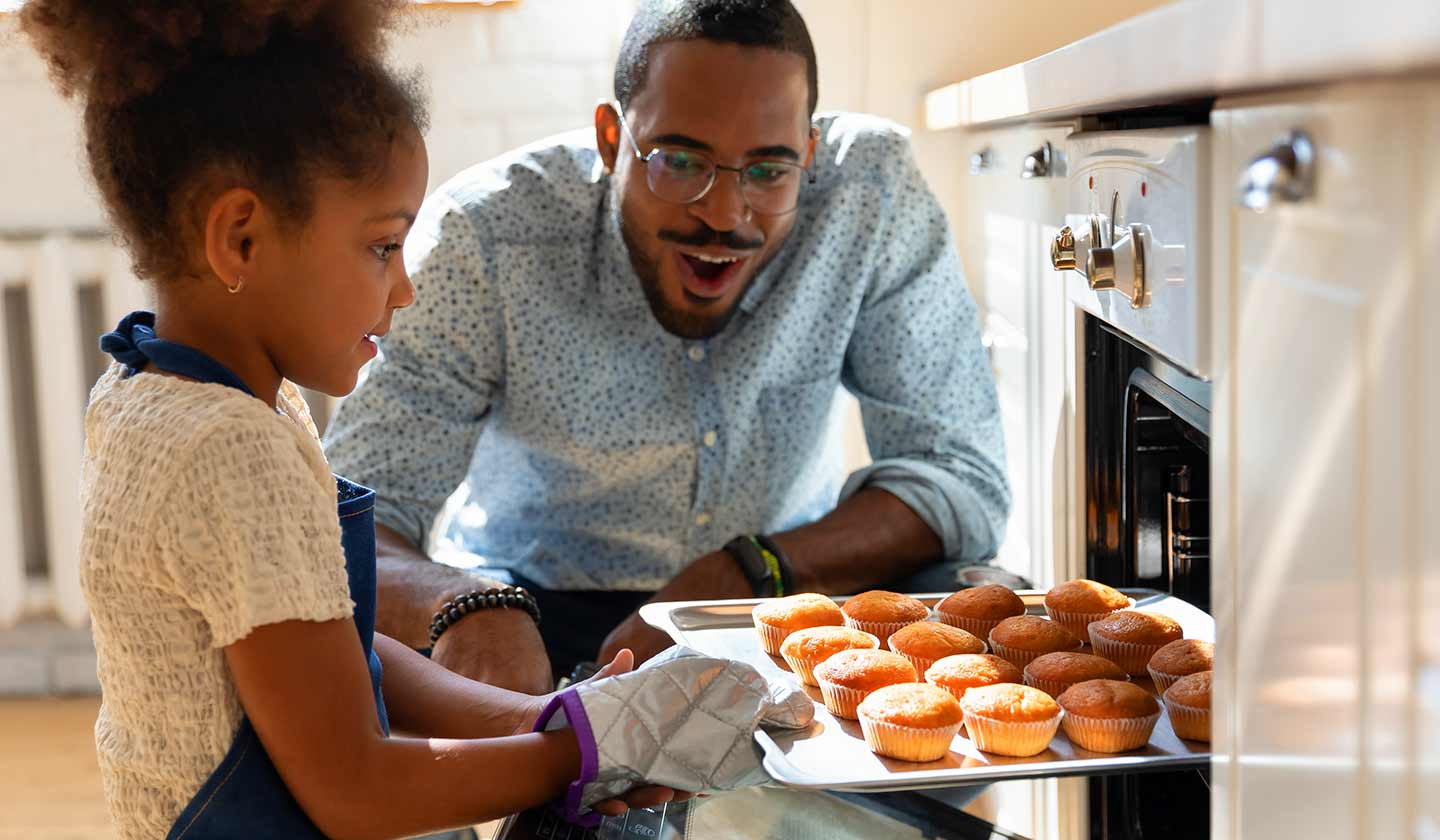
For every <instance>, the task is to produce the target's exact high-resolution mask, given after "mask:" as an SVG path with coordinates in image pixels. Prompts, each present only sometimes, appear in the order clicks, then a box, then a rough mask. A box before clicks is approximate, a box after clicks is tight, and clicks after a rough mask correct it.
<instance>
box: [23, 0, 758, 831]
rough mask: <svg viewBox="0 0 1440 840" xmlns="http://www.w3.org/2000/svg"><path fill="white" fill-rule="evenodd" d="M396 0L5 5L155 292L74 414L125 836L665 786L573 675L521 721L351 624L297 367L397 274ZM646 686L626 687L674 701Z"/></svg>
mask: <svg viewBox="0 0 1440 840" xmlns="http://www.w3.org/2000/svg"><path fill="white" fill-rule="evenodd" d="M404 5H406V4H405V3H404V2H402V0H386V2H378V1H377V0H353V2H346V1H345V0H309V2H297V3H291V4H282V3H277V2H274V0H243V2H242V1H241V0H226V2H190V3H175V2H171V0H136V1H135V2H125V3H114V2H109V0H91V2H83V0H32V2H30V3H29V4H28V5H26V6H25V7H24V8H23V9H22V11H21V22H22V25H23V27H24V29H25V31H26V32H27V33H28V34H29V35H30V37H31V38H32V39H33V40H34V41H35V43H36V45H37V47H38V48H39V49H40V51H41V52H42V53H43V54H44V55H45V57H46V58H47V59H48V61H49V63H50V65H51V68H52V70H53V74H54V76H55V79H56V81H57V83H58V85H59V87H60V88H61V90H62V91H63V92H64V93H66V94H67V95H75V96H77V97H78V98H80V99H81V100H82V101H83V103H84V127H85V138H86V152H87V154H88V157H89V162H90V165H91V168H92V170H93V173H94V175H95V179H96V181H97V182H98V185H99V188H100V194H101V196H102V198H103V200H104V202H105V205H106V207H107V210H108V212H109V214H110V216H111V219H112V221H113V224H114V226H115V227H116V229H117V230H118V231H119V233H120V235H121V236H122V237H123V239H124V240H125V243H126V245H127V247H128V249H129V250H130V253H131V256H132V258H133V263H134V266H135V269H136V272H137V274H138V275H139V276H140V277H142V278H145V279H148V280H149V281H151V283H152V285H153V290H154V296H155V300H156V304H157V306H156V311H155V313H154V314H151V313H146V312H141V313H135V314H133V315H131V316H129V317H127V318H126V319H125V320H124V321H122V322H121V324H120V326H119V327H118V328H117V329H116V330H115V331H114V332H112V333H110V334H108V335H106V336H105V337H104V338H103V339H102V343H101V345H102V349H104V350H105V351H107V352H108V353H110V354H111V355H112V356H114V358H115V362H114V363H113V364H112V365H111V366H110V368H109V370H108V371H107V372H106V373H105V374H104V375H103V376H102V377H101V378H100V380H99V381H98V382H97V383H96V384H95V387H94V389H93V391H92V392H91V396H90V408H89V411H88V413H87V415H86V427H85V431H86V441H85V461H84V475H83V480H82V481H83V483H82V501H83V515H84V517H85V532H84V538H83V544H82V549H81V550H82V555H83V556H82V563H81V567H82V575H83V584H84V588H85V593H86V598H87V601H88V603H89V606H90V609H91V612H92V615H93V630H94V637H95V643H96V648H97V652H98V657H99V673H100V681H101V685H102V687H103V691H104V702H103V705H102V707H101V711H100V716H99V719H98V720H97V721H96V725H95V735H96V744H97V748H98V752H99V757H100V766H101V772H102V775H103V778H104V784H105V791H106V796H107V799H108V801H109V804H110V809H111V813H112V815H113V817H114V820H115V822H116V824H117V827H118V829H119V833H120V836H121V837H122V838H157V837H170V838H215V837H237V838H238V837H286V838H297V837H298V838H307V837H321V836H334V837H367V838H368V837H377V838H379V837H400V836H405V835H412V834H418V833H423V832H427V831H436V830H441V829H444V828H448V827H454V826H459V825H465V824H471V823H475V822H480V821H484V820H487V819H493V818H496V817H498V816H501V815H504V814H506V813H511V812H515V811H518V810H521V809H524V808H527V807H530V806H533V805H536V804H538V803H541V802H544V801H546V800H550V799H553V798H555V797H557V796H558V795H560V794H562V793H563V792H565V791H566V784H567V782H570V781H571V780H574V779H576V778H577V777H580V783H581V784H580V786H579V787H577V786H576V785H571V790H570V792H571V806H572V811H574V812H578V810H579V806H581V805H590V804H593V805H594V807H595V809H596V810H597V811H601V812H607V813H618V812H620V811H623V810H624V808H625V807H626V805H627V803H628V804H630V805H652V804H658V803H660V802H663V801H667V800H668V799H669V798H670V797H671V796H672V795H674V791H672V790H671V789H669V788H664V787H648V788H645V787H641V788H635V785H636V784H637V783H638V782H639V778H640V774H639V773H638V772H630V771H628V770H627V769H625V768H619V769H617V768H616V767H614V766H613V764H612V763H611V762H610V761H609V757H607V760H606V761H599V760H597V757H596V750H595V745H594V742H593V738H590V737H588V736H589V729H588V727H587V726H584V725H582V724H583V723H584V720H583V719H584V717H585V715H584V705H585V704H584V703H583V702H581V701H580V699H579V698H580V695H579V694H578V693H571V694H569V695H567V696H566V697H563V698H555V701H554V703H553V704H552V705H553V706H554V709H552V710H551V711H550V712H548V713H547V714H545V715H544V718H545V719H546V720H548V721H549V725H550V726H551V727H552V729H551V730H550V731H542V732H533V733H531V732H528V730H529V729H530V728H531V726H532V725H533V724H534V723H535V721H536V719H537V717H538V716H540V712H541V709H542V706H544V705H545V704H546V698H535V697H529V696H526V695H517V694H513V693H510V692H506V691H502V690H499V689H494V688H490V687H487V686H484V685H480V684H478V683H473V682H471V681H469V680H465V679H463V678H461V677H458V676H456V675H454V674H451V673H450V672H448V671H445V670H444V669H443V668H440V667H439V666H435V665H433V664H432V663H430V662H429V661H428V660H426V659H425V658H423V657H421V656H419V655H418V654H416V653H414V652H413V651H411V650H409V649H408V648H406V647H405V646H403V645H401V644H398V643H396V642H394V641H392V640H390V639H387V638H385V637H384V636H380V635H377V634H375V633H374V617H375V581H374V530H373V524H372V521H371V519H370V509H371V506H372V499H373V493H371V492H370V491H368V490H366V489H365V488H363V487H359V486H357V485H354V484H352V483H350V482H347V481H345V480H344V479H336V478H334V477H332V476H331V474H330V472H329V470H328V468H327V465H326V462H325V459H324V456H323V455H322V453H321V449H320V446H319V442H318V440H317V439H316V436H315V428H314V426H313V425H312V423H311V421H310V418H309V415H308V414H307V412H306V409H305V405H304V403H303V402H302V400H301V398H300V397H299V394H298V392H297V390H296V388H295V386H294V385H292V384H291V383H292V382H293V383H299V384H302V385H305V386H308V387H311V388H314V389H317V390H320V391H324V392H326V393H329V394H335V395H343V394H345V393H346V392H348V391H349V390H350V389H351V388H352V387H353V386H354V384H355V379H356V375H357V373H358V371H359V369H360V367H361V366H362V365H364V364H365V362H366V361H368V360H369V359H370V358H371V357H372V356H373V355H374V354H375V352H376V339H378V338H380V337H381V336H383V335H384V334H385V331H386V330H387V329H388V328H389V325H390V319H391V316H392V314H393V313H394V311H395V310H397V309H400V308H403V307H405V306H407V305H409V303H410V302H411V300H412V299H413V296H414V290H413V289H412V287H411V285H410V281H409V279H408V277H407V276H406V273H405V268H404V266H403V264H402V260H401V256H400V251H401V247H402V242H403V241H404V238H405V233H406V231H407V230H408V228H409V226H410V223H411V221H412V220H413V219H414V218H415V214H416V213H417V212H418V209H419V205H420V201H421V198H422V197H423V193H424V189H425V184H426V179H427V177H428V167H427V162H426V155H425V144H424V141H423V140H422V139H421V132H422V131H423V129H424V127H425V122H426V120H425V112H424V107H423V104H422V101H421V96H420V94H419V92H418V87H417V83H416V82H415V80H414V79H412V78H408V77H404V76H399V75H396V74H395V73H393V72H392V71H391V70H389V69H388V68H387V67H386V66H385V64H384V63H383V61H382V59H381V57H380V56H381V44H382V34H383V32H384V30H385V25H386V24H387V22H388V21H389V20H390V19H391V18H392V17H393V15H394V14H395V13H396V12H397V10H398V9H399V8H400V7H402V6H404ZM337 498H338V500H339V501H338V507H337V501H336V500H337ZM631 661H632V660H631V657H630V655H629V652H628V651H623V652H622V653H621V654H620V655H619V656H617V657H616V658H615V661H614V662H612V663H611V664H610V666H609V668H610V671H611V672H612V673H618V672H624V671H627V670H629V667H630V664H631ZM661 667H664V666H661ZM382 671H383V674H384V685H385V691H384V693H383V695H382V693H381V690H380V680H381V674H382ZM643 673H644V672H637V673H636V674H634V675H633V676H640V675H642V674H643ZM627 676H628V675H627ZM654 682H655V683H656V686H655V687H650V688H643V689H641V690H638V691H637V692H636V693H635V694H634V695H633V698H634V699H633V701H632V703H631V704H630V705H631V706H632V707H636V708H644V707H646V706H653V707H656V708H663V707H666V706H671V707H674V706H680V707H682V708H683V706H684V703H685V701H686V700H687V699H688V698H687V697H685V696H683V692H679V691H678V690H677V689H675V688H674V687H673V686H672V687H667V686H664V685H660V684H661V683H665V682H666V681H665V680H656V681H654ZM671 682H672V683H673V681H671ZM562 699H563V700H565V705H564V710H565V711H566V714H562V715H559V716H558V717H557V716H555V714H554V712H555V709H559V708H560V703H559V701H560V700H562ZM677 701H678V702H677ZM757 708H758V707H757ZM626 714H629V711H628V710H623V709H622V710H617V711H616V712H615V715H614V716H615V717H617V718H623V717H624V716H625V715H626ZM562 721H568V723H569V724H571V725H573V729H572V728H553V727H555V726H557V725H559V724H560V722H562ZM622 723H623V721H622ZM391 727H393V728H394V729H395V730H396V731H397V732H398V731H403V732H405V733H409V734H411V735H412V736H414V737H398V736H395V737H392V736H391V734H390V733H391ZM742 728H743V727H742ZM577 731H579V733H580V734H579V735H578V736H577V734H576V733H577ZM517 733H524V734H517ZM582 759H583V760H582ZM637 766H638V765H637ZM607 771H609V772H610V777H611V782H610V786H609V787H608V788H606V789H605V790H604V791H603V793H600V794H596V793H594V792H593V791H592V792H591V793H589V794H588V795H583V796H582V795H581V789H582V788H583V786H584V783H585V782H587V781H589V780H593V779H594V778H595V777H596V773H597V772H599V773H602V774H603V773H605V772H607ZM630 788H635V789H634V790H631V791H630V792H629V793H628V794H627V793H625V791H626V790H627V789H630ZM617 795H618V796H624V800H623V801H621V800H603V797H604V796H617ZM597 800H599V801H598V803H597Z"/></svg>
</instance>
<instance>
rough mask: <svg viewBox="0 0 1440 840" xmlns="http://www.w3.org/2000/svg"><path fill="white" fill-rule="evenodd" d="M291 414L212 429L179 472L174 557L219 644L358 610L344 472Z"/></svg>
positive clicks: (175, 581) (178, 584)
mask: <svg viewBox="0 0 1440 840" xmlns="http://www.w3.org/2000/svg"><path fill="white" fill-rule="evenodd" d="M288 422H291V421H288V420H286V419H285V418H282V417H279V416H278V415H275V416H272V417H269V418H266V421H264V422H260V423H257V424H253V425H246V424H243V423H236V424H234V425H233V426H231V427H228V428H225V429H223V430H220V431H217V432H213V433H210V434H207V435H204V436H203V437H201V438H200V439H199V440H198V441H197V442H196V443H194V444H193V445H191V446H188V447H186V450H188V451H187V452H186V454H185V455H184V456H183V457H184V459H185V461H186V464H185V466H184V469H182V470H178V471H172V472H171V473H170V474H171V475H173V476H176V479H175V487H174V492H173V493H171V495H170V498H171V500H172V502H171V504H170V505H169V506H168V508H167V513H166V515H167V517H169V518H171V526H170V527H169V528H167V529H163V530H164V531H166V532H168V533H169V534H170V535H171V536H172V541H171V544H170V545H168V546H166V549H165V553H166V557H165V565H166V569H167V572H168V573H169V575H170V578H171V585H172V586H173V587H174V588H175V590H176V592H177V594H178V595H179V596H180V597H181V598H182V599H183V600H184V601H185V602H186V603H187V604H189V606H190V607H191V608H193V609H194V610H195V611H196V612H198V613H199V614H200V616H201V617H202V618H203V620H204V621H205V623H206V625H207V626H208V627H209V630H210V634H211V639H210V644H211V646H212V647H225V646H226V645H229V644H232V643H233V642H236V641H238V640H240V639H242V638H244V637H245V636H247V635H249V633H250V631H252V630H253V629H255V628H256V627H262V626H264V625H267V624H275V623H278V622H281V621H289V620H296V619H298V620H303V621H330V620H334V619H338V618H348V617H350V616H351V615H352V614H353V611H354V603H353V602H352V601H351V600H350V586H349V578H348V576H347V574H346V571H345V555H344V551H343V549H342V548H341V544H340V524H339V519H338V514H337V511H336V501H335V488H334V480H333V479H332V478H330V476H329V474H328V472H323V473H322V472H320V471H319V470H318V469H317V467H316V463H315V459H311V458H307V457H306V453H305V452H304V451H303V449H302V447H303V446H305V445H306V443H307V441H305V440H304V439H303V438H302V436H301V435H300V434H298V431H299V430H298V429H289V428H286V426H285V424H286V423H288ZM312 445H314V446H316V447H317V452H316V454H315V458H317V459H318V460H319V462H320V463H323V458H320V457H319V455H318V442H316V443H313V444H312Z"/></svg>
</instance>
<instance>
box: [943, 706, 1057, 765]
mask: <svg viewBox="0 0 1440 840" xmlns="http://www.w3.org/2000/svg"><path fill="white" fill-rule="evenodd" d="M1064 716H1065V713H1064V712H1060V713H1059V714H1057V715H1056V716H1055V717H1053V718H1050V719H1049V720H1036V721H1025V722H1015V721H1008V720H995V719H994V718H988V717H985V716H983V715H977V714H974V713H972V712H970V711H969V710H968V709H967V710H966V711H965V732H966V733H967V734H969V736H970V740H972V741H974V742H975V746H976V747H977V748H978V749H980V750H983V751H985V752H988V753H995V754H996V755H1009V756H1015V757H1017V758H1024V757H1026V756H1031V755H1039V754H1040V753H1042V752H1045V750H1047V749H1048V748H1049V747H1050V740H1051V739H1052V738H1054V737H1055V730H1057V729H1059V728H1060V719H1061V718H1063V717H1064Z"/></svg>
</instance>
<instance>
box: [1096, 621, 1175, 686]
mask: <svg viewBox="0 0 1440 840" xmlns="http://www.w3.org/2000/svg"><path fill="white" fill-rule="evenodd" d="M1167 644H1169V643H1168V642H1161V643H1160V644H1158V645H1144V644H1140V643H1139V642H1117V641H1115V640H1114V639H1107V638H1105V637H1104V636H1102V635H1100V634H1099V633H1096V632H1095V631H1094V630H1091V631H1090V646H1091V647H1093V648H1095V655H1096V656H1103V657H1105V658H1106V659H1108V660H1110V661H1111V662H1114V663H1115V664H1116V665H1119V666H1120V667H1121V668H1123V669H1124V670H1125V673H1127V674H1129V675H1130V676H1132V677H1143V676H1145V668H1146V666H1148V665H1149V664H1150V657H1152V656H1154V655H1155V652H1156V651H1158V650H1160V648H1162V647H1165V645H1167Z"/></svg>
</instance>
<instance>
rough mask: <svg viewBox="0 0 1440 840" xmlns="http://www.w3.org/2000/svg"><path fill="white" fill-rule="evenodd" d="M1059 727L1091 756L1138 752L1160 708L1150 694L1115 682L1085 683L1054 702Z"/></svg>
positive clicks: (1126, 683)
mask: <svg viewBox="0 0 1440 840" xmlns="http://www.w3.org/2000/svg"><path fill="white" fill-rule="evenodd" d="M1056 702H1057V703H1059V704H1060V708H1062V709H1064V710H1065V719H1064V720H1063V721H1062V722H1061V724H1060V725H1061V726H1063V727H1064V728H1065V734H1066V735H1067V736H1068V737H1069V738H1070V740H1071V742H1073V743H1074V744H1075V745H1076V746H1078V747H1080V748H1082V749H1087V750H1090V751H1092V752H1107V753H1114V752H1125V751H1126V750H1138V749H1140V748H1141V747H1143V746H1145V745H1146V744H1147V743H1149V742H1150V733H1151V732H1152V731H1154V729H1155V722H1156V721H1158V720H1160V704H1159V703H1157V702H1155V698H1154V696H1152V695H1151V694H1150V692H1148V691H1146V690H1145V689H1143V688H1141V687H1140V686H1138V685H1135V684H1133V683H1128V682H1121V681H1119V680H1086V681H1085V682H1080V683H1076V684H1075V685H1072V686H1070V687H1069V688H1067V689H1065V691H1064V692H1062V693H1061V694H1060V696H1059V697H1058V698H1056Z"/></svg>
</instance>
